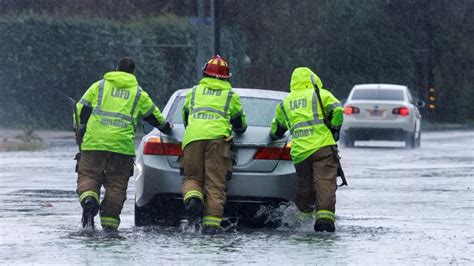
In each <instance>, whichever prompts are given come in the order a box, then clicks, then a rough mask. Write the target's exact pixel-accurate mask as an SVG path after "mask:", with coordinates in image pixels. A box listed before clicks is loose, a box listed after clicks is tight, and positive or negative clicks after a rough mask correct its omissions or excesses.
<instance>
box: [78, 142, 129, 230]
mask: <svg viewBox="0 0 474 266" xmlns="http://www.w3.org/2000/svg"><path fill="white" fill-rule="evenodd" d="M132 175H133V156H131V155H124V154H118V153H113V152H108V151H82V152H81V158H80V161H79V171H78V178H77V194H79V196H80V200H81V203H82V200H84V198H85V197H84V196H87V195H96V196H97V198H96V199H98V198H100V188H101V186H104V188H105V195H104V198H103V200H102V202H101V203H100V217H101V224H102V225H103V226H104V225H106V226H111V227H115V228H116V227H118V225H119V224H120V213H121V212H122V208H123V204H124V202H125V200H126V199H127V186H128V179H129V178H130V176H132ZM94 193H95V194H94Z"/></svg>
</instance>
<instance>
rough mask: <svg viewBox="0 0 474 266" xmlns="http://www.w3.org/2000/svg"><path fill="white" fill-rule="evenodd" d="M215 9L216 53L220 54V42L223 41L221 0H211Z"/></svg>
mask: <svg viewBox="0 0 474 266" xmlns="http://www.w3.org/2000/svg"><path fill="white" fill-rule="evenodd" d="M211 1H212V3H213V4H212V6H213V7H214V8H213V9H214V10H213V12H212V14H213V20H212V24H213V28H214V32H213V36H214V50H213V51H214V54H219V53H220V52H221V51H220V42H221V35H220V3H219V0H211Z"/></svg>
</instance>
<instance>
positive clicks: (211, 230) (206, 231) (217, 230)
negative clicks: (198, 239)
mask: <svg viewBox="0 0 474 266" xmlns="http://www.w3.org/2000/svg"><path fill="white" fill-rule="evenodd" d="M222 233H224V229H223V228H222V227H220V226H219V227H216V226H204V228H203V229H202V234H203V235H217V234H222Z"/></svg>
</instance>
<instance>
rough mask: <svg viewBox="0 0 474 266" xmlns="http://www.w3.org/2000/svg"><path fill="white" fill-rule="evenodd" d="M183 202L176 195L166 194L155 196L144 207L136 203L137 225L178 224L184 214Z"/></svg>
mask: <svg viewBox="0 0 474 266" xmlns="http://www.w3.org/2000/svg"><path fill="white" fill-rule="evenodd" d="M181 204H182V203H181V202H180V201H177V200H176V199H175V198H174V197H166V196H155V197H154V198H153V200H151V201H150V202H149V203H148V204H147V205H145V206H143V207H138V206H137V205H136V204H135V226H146V225H165V226H177V225H179V221H180V220H181V218H182V216H183V213H182V212H183V210H184V208H183V207H182V205H181Z"/></svg>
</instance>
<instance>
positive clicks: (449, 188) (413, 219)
mask: <svg viewBox="0 0 474 266" xmlns="http://www.w3.org/2000/svg"><path fill="white" fill-rule="evenodd" d="M47 142H48V146H49V147H48V149H47V150H44V151H37V152H0V188H1V189H0V264H24V263H28V264H29V263H37V264H157V263H163V264H177V263H180V264H181V263H182V264H209V263H210V264H221V263H231V264H243V263H245V264H247V263H259V264H260V263H265V264H326V263H330V264H362V263H364V264H365V263H369V264H381V263H390V264H413V263H416V264H419V263H423V264H424V263H429V264H433V263H436V264H446V263H452V264H474V229H473V225H474V131H444V132H424V134H423V137H422V144H421V145H422V147H421V148H420V149H415V150H412V149H405V148H404V147H403V146H404V145H403V143H392V142H359V143H356V147H355V148H341V155H342V162H343V166H344V168H345V171H346V176H347V177H348V182H349V187H343V188H340V189H338V191H337V211H336V213H337V223H336V228H337V232H336V233H334V234H330V233H314V232H313V231H312V225H311V224H310V223H305V224H301V225H296V223H294V222H295V218H296V211H295V207H294V205H291V204H290V205H288V206H282V207H281V208H280V209H278V210H274V212H275V216H278V217H279V218H281V219H283V220H284V222H286V223H289V224H293V225H294V226H292V227H291V228H288V227H281V228H276V229H275V228H273V229H245V228H239V229H237V230H231V232H229V233H227V234H223V235H218V236H203V235H200V234H196V233H190V232H182V231H181V230H180V229H179V228H165V227H145V228H137V227H135V226H134V224H133V206H134V203H133V198H134V184H133V182H134V180H133V179H131V180H130V183H129V190H128V200H127V201H126V204H125V207H124V210H123V215H122V224H121V227H120V230H119V232H118V233H113V234H110V233H105V232H103V231H101V230H100V229H99V230H96V231H94V232H91V231H84V230H82V229H81V228H80V215H81V208H80V206H79V203H78V197H77V195H76V194H75V192H74V190H75V185H76V175H75V173H74V165H75V162H74V161H73V160H72V158H73V157H74V154H75V153H76V151H77V148H76V147H75V146H74V141H73V140H72V136H71V137H64V136H53V137H51V138H48V139H47Z"/></svg>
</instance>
